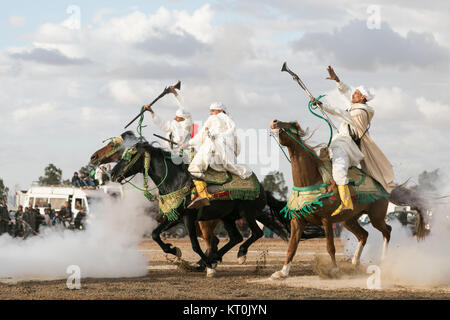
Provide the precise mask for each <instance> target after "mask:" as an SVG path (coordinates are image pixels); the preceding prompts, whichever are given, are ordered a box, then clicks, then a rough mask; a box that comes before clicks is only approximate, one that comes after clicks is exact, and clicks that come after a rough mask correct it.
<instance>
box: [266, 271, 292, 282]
mask: <svg viewBox="0 0 450 320" xmlns="http://www.w3.org/2000/svg"><path fill="white" fill-rule="evenodd" d="M287 277H288V276H287V274H284V273H283V272H281V271H277V272H275V273H273V274H272V276H271V277H270V278H271V279H272V280H283V279H286V278H287Z"/></svg>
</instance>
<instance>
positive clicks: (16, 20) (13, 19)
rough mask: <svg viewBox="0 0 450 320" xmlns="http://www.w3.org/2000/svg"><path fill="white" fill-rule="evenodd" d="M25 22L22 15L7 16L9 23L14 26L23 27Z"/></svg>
mask: <svg viewBox="0 0 450 320" xmlns="http://www.w3.org/2000/svg"><path fill="white" fill-rule="evenodd" d="M25 22H26V18H25V17H22V16H10V17H9V24H10V25H11V26H12V27H15V28H20V27H23V26H24V25H25Z"/></svg>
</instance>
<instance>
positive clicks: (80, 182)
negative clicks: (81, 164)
mask: <svg viewBox="0 0 450 320" xmlns="http://www.w3.org/2000/svg"><path fill="white" fill-rule="evenodd" d="M110 173H111V165H108V166H107V167H105V166H100V167H98V168H97V169H96V170H92V171H91V173H90V174H89V175H87V174H86V173H84V172H81V174H80V175H79V174H78V172H75V173H74V174H73V177H72V185H73V186H74V187H77V188H86V187H97V186H99V185H100V186H102V185H105V184H106V182H108V181H110Z"/></svg>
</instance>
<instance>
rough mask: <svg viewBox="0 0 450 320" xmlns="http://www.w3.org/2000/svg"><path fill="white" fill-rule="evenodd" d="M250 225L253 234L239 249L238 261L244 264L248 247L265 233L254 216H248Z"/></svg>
mask: <svg viewBox="0 0 450 320" xmlns="http://www.w3.org/2000/svg"><path fill="white" fill-rule="evenodd" d="M246 220H247V223H248V227H249V228H250V230H251V231H252V235H251V237H250V238H248V239H247V240H246V241H245V242H244V243H243V244H242V245H241V246H240V247H239V251H238V256H237V257H238V262H239V264H244V263H245V261H246V260H247V252H248V248H249V247H250V246H251V245H252V244H253V243H254V242H255V241H256V240H258V239H259V238H261V237H262V236H263V235H264V232H263V231H262V230H261V229H260V228H259V226H258V224H257V223H256V220H255V218H254V217H248V218H246Z"/></svg>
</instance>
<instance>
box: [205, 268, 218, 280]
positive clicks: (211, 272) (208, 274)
mask: <svg viewBox="0 0 450 320" xmlns="http://www.w3.org/2000/svg"><path fill="white" fill-rule="evenodd" d="M215 276H216V270H215V269H211V268H206V277H207V278H213V277H215Z"/></svg>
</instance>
